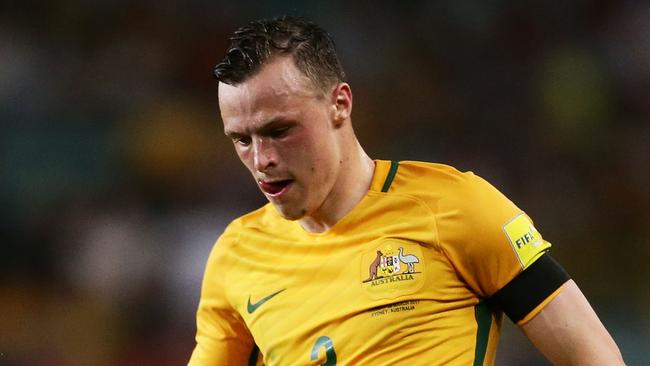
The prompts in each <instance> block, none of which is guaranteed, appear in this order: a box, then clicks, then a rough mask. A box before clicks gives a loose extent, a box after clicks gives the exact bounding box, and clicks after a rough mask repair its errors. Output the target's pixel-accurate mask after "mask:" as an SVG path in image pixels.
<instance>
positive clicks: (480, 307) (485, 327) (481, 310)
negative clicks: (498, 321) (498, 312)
mask: <svg viewBox="0 0 650 366" xmlns="http://www.w3.org/2000/svg"><path fill="white" fill-rule="evenodd" d="M474 317H475V318H476V325H477V327H476V349H475V353H474V366H483V362H484V361H485V353H486V352H487V346H488V339H489V337H490V326H491V325H492V312H491V311H490V309H489V308H488V306H487V304H486V303H485V301H481V302H479V303H478V304H476V306H474Z"/></svg>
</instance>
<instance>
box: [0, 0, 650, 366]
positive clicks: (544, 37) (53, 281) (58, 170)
mask: <svg viewBox="0 0 650 366" xmlns="http://www.w3.org/2000/svg"><path fill="white" fill-rule="evenodd" d="M281 14H293V15H303V16H306V17H308V18H310V19H312V20H314V21H316V22H317V23H319V24H321V25H322V26H323V27H325V28H326V29H328V30H329V31H330V32H331V33H332V35H333V37H334V39H335V41H336V42H337V46H338V48H339V52H340V56H341V59H342V62H343V65H344V67H345V69H346V72H347V74H348V76H349V79H350V82H351V85H352V89H353V93H354V100H355V106H354V112H353V123H354V124H355V126H356V129H357V134H358V135H359V138H360V140H361V143H362V144H363V145H364V146H365V147H366V150H367V151H368V152H369V153H370V154H371V156H372V157H374V158H382V159H410V160H427V161H436V162H444V163H448V164H451V165H454V166H456V167H457V168H459V169H461V170H472V171H474V172H476V173H477V174H479V175H481V176H483V177H485V178H486V179H488V180H489V181H490V182H492V183H493V184H494V185H495V186H497V188H499V189H500V190H501V191H502V192H504V193H505V194H506V195H507V196H508V197H510V198H511V199H512V200H513V201H514V202H515V203H517V204H518V205H519V206H520V207H521V208H522V209H524V210H525V211H526V212H527V213H528V214H529V215H530V216H531V217H532V218H533V219H534V220H535V223H536V227H538V228H539V230H540V231H541V232H542V234H543V235H544V237H545V238H546V239H547V240H549V241H551V242H552V243H553V245H554V248H553V253H554V256H555V257H556V258H558V259H559V261H560V262H561V263H562V264H563V265H564V266H565V267H566V268H567V270H568V271H569V272H570V273H571V274H572V276H573V278H574V279H575V280H576V282H578V284H579V285H580V286H581V287H582V289H583V291H584V292H585V294H586V295H587V297H588V298H589V299H590V300H591V302H592V304H593V306H594V307H595V308H596V310H597V312H598V313H599V314H600V316H601V318H602V320H603V322H604V323H605V325H606V326H607V327H608V328H609V329H610V331H611V333H612V334H613V336H614V338H615V339H616V341H617V342H618V344H619V346H620V347H621V350H622V351H623V354H624V357H625V358H626V361H627V362H628V364H630V365H643V364H650V358H648V357H649V356H648V353H647V345H648V344H650V330H649V329H650V311H648V304H649V303H650V285H649V284H648V282H649V281H648V278H650V269H649V268H648V266H647V265H646V263H648V261H649V260H650V188H649V187H650V118H649V117H648V116H650V98H649V96H650V38H649V37H648V36H647V35H648V34H650V5H648V4H643V3H635V2H611V1H597V2H587V1H571V2H563V3H562V4H548V3H547V2H541V1H535V2H531V3H526V5H524V4H523V3H521V4H520V3H516V2H512V3H509V2H496V1H488V2H481V1H463V2H456V1H437V2H431V1H412V2H406V3H404V4H397V3H393V2H372V3H365V2H343V1H333V2H327V3H318V2H304V3H302V4H301V5H296V4H293V3H290V2H284V1H271V2H264V3H262V4H261V3H257V2H252V1H239V2H228V3H225V2H219V1H216V2H215V1H202V0H191V1H185V2H154V1H143V2H121V1H118V2H107V1H99V2H81V1H74V0H66V1H53V2H47V3H45V2H37V1H24V2H20V3H2V4H0V123H1V126H2V129H1V130H0V131H1V132H0V166H1V167H2V179H0V203H1V204H2V207H3V213H4V214H3V220H1V221H0V228H2V233H3V236H4V240H3V243H2V249H3V250H2V255H1V256H0V365H65V366H67V365H176V364H183V363H184V362H186V361H187V358H188V357H189V353H190V352H191V349H192V347H193V336H194V330H195V329H194V311H195V307H196V305H197V302H198V296H199V287H200V281H201V276H202V271H203V267H204V263H205V260H206V259H207V254H208V251H209V250H210V248H211V246H212V244H213V243H214V241H215V240H216V238H217V236H218V235H219V234H220V232H221V230H222V229H223V228H224V226H225V225H226V224H227V223H228V222H229V221H230V220H232V219H233V218H235V217H237V216H239V215H240V214H243V213H244V212H246V211H248V210H250V209H253V208H255V207H257V206H259V205H260V204H262V203H263V202H264V200H263V197H262V195H261V194H259V193H258V192H257V190H256V187H255V185H254V184H253V182H252V181H251V179H250V177H249V176H248V173H247V172H246V171H245V169H244V168H243V167H242V166H240V165H241V164H240V163H239V162H238V161H237V159H236V156H235V154H234V152H233V151H232V147H231V145H230V143H229V141H227V139H225V138H224V137H223V134H222V131H221V129H222V127H221V122H220V119H219V117H218V116H219V113H218V109H217V105H216V84H215V82H214V81H213V79H212V77H211V72H212V67H213V66H214V65H215V64H216V63H217V62H218V61H219V60H220V58H221V57H222V56H223V53H224V49H225V46H226V39H227V37H228V36H229V34H230V33H231V32H232V31H233V30H234V29H235V28H236V27H238V26H240V25H243V24H245V23H246V22H248V21H250V20H253V19H257V18H267V17H272V16H276V15H281ZM505 333H506V334H505V336H504V339H503V342H502V346H501V349H500V351H499V355H498V363H497V364H499V365H521V364H526V365H545V364H547V363H546V362H545V361H543V360H542V359H541V356H540V355H539V354H538V353H537V352H536V351H534V350H532V349H531V348H530V345H528V344H527V343H526V342H527V341H526V340H525V339H523V337H522V336H521V335H520V334H518V333H517V331H516V330H514V328H512V327H508V328H507V329H506V332H505Z"/></svg>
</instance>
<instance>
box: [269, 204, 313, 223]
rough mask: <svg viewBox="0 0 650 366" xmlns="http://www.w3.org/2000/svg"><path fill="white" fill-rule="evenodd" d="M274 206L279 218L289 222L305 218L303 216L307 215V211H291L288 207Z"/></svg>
mask: <svg viewBox="0 0 650 366" xmlns="http://www.w3.org/2000/svg"><path fill="white" fill-rule="evenodd" d="M274 206H275V209H276V210H277V211H278V213H279V214H280V216H282V217H283V218H285V219H287V220H291V221H295V220H300V219H302V218H303V217H305V215H306V214H307V210H305V209H298V210H292V209H290V208H288V207H282V206H279V205H274Z"/></svg>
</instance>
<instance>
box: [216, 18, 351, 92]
mask: <svg viewBox="0 0 650 366" xmlns="http://www.w3.org/2000/svg"><path fill="white" fill-rule="evenodd" d="M282 55H288V56H291V57H293V60H294V62H295V64H296V67H297V68H298V69H299V70H300V71H301V72H302V73H303V74H305V75H306V76H307V77H308V78H309V79H311V81H312V82H313V83H314V85H315V86H316V87H317V88H320V89H321V90H322V91H325V90H327V88H329V87H330V86H331V85H332V84H334V83H338V82H341V81H345V80H346V79H345V72H344V71H343V68H342V66H341V62H340V61H339V58H338V56H337V54H336V49H335V46H334V41H333V40H332V37H331V36H330V35H329V34H328V33H327V32H326V31H325V30H324V29H322V28H321V27H319V26H318V25H316V24H314V23H312V22H309V21H307V20H304V19H302V18H298V17H289V16H283V17H279V18H274V19H268V20H258V21H254V22H251V23H249V24H248V25H246V26H244V27H241V28H239V29H237V30H236V31H235V32H234V33H233V35H232V37H230V45H229V46H228V51H227V52H226V56H225V57H224V59H223V60H222V61H221V62H220V63H219V64H218V65H217V66H215V68H214V76H215V78H216V79H217V80H218V81H220V82H223V83H226V84H229V85H237V84H239V83H242V82H244V81H246V80H247V79H248V78H250V77H251V76H253V75H255V74H256V73H257V72H258V71H259V70H260V69H261V68H262V66H263V65H264V63H265V62H267V61H268V60H269V59H271V58H273V57H275V56H282Z"/></svg>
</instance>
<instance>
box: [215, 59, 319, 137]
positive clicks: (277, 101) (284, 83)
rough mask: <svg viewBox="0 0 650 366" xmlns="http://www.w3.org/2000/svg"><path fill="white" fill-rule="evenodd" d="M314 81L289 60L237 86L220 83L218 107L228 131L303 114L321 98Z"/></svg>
mask: <svg viewBox="0 0 650 366" xmlns="http://www.w3.org/2000/svg"><path fill="white" fill-rule="evenodd" d="M312 85H313V84H312V82H311V80H310V79H309V78H307V76H305V75H304V74H303V73H302V72H300V70H298V68H297V67H296V66H295V64H294V62H293V59H292V58H290V57H281V58H280V57H279V58H276V59H275V60H273V61H271V62H269V63H268V64H266V65H264V66H263V67H262V69H261V70H260V71H259V72H258V73H257V74H255V75H254V76H252V77H251V78H249V79H248V80H246V81H244V82H243V83H240V84H238V85H236V86H232V85H228V84H224V83H219V108H220V109H221V117H222V119H223V122H224V127H225V129H226V130H239V129H242V128H249V127H251V128H253V127H254V126H255V125H259V124H263V123H265V121H267V120H271V119H277V118H282V117H286V118H289V117H290V115H291V114H292V113H300V111H302V110H303V109H304V108H306V107H307V106H308V104H309V103H310V102H313V101H314V100H315V99H317V97H318V93H317V91H316V90H315V88H314V87H313V86H312Z"/></svg>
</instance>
